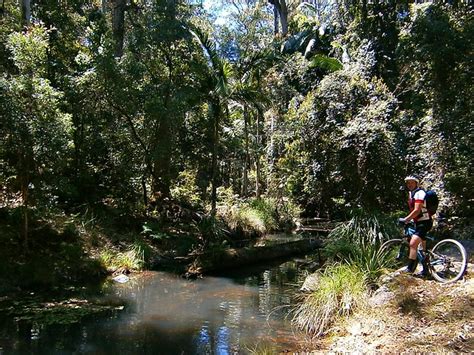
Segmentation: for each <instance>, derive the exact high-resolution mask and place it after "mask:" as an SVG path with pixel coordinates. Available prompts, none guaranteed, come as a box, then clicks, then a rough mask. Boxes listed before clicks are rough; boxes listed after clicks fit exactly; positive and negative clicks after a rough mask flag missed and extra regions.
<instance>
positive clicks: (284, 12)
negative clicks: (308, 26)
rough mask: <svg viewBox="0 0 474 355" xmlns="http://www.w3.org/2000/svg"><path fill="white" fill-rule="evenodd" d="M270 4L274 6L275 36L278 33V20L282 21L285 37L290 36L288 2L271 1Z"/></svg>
mask: <svg viewBox="0 0 474 355" xmlns="http://www.w3.org/2000/svg"><path fill="white" fill-rule="evenodd" d="M268 2H269V3H270V4H272V5H273V15H274V26H275V34H277V33H278V19H280V24H281V34H282V36H283V37H285V36H286V35H287V34H288V7H287V5H286V0H269V1H268Z"/></svg>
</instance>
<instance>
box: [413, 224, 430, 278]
mask: <svg viewBox="0 0 474 355" xmlns="http://www.w3.org/2000/svg"><path fill="white" fill-rule="evenodd" d="M432 226H433V222H432V220H428V221H422V222H419V223H417V224H416V227H415V228H416V231H415V234H416V235H418V237H419V238H420V239H421V243H422V244H421V245H422V251H423V252H422V253H421V255H422V259H421V265H422V266H423V270H422V271H421V273H420V274H419V276H427V275H428V274H429V266H428V259H427V258H428V254H427V253H426V236H427V233H428V231H429V230H430V229H431V227H432Z"/></svg>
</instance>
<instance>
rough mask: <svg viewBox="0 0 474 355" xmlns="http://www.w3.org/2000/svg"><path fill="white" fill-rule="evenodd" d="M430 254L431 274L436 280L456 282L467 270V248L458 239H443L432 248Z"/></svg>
mask: <svg viewBox="0 0 474 355" xmlns="http://www.w3.org/2000/svg"><path fill="white" fill-rule="evenodd" d="M429 255H430V271H431V276H433V278H434V279H435V280H436V281H439V282H443V283H451V282H455V281H457V280H459V279H460V278H461V277H463V275H464V273H465V272H466V268H467V253H466V249H464V246H463V245H462V244H461V243H459V242H458V241H457V240H453V239H444V240H441V241H440V242H439V243H437V244H436V245H435V246H434V247H433V249H431V251H430V253H429Z"/></svg>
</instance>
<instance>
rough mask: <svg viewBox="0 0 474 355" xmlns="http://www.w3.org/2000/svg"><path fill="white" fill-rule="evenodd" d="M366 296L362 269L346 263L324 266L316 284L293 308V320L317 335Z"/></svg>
mask: <svg viewBox="0 0 474 355" xmlns="http://www.w3.org/2000/svg"><path fill="white" fill-rule="evenodd" d="M366 299H367V286H366V281H365V276H364V274H363V273H362V271H361V270H360V269H359V268H358V267H356V266H354V265H348V264H335V265H333V266H330V267H328V268H326V270H325V271H324V272H323V273H322V275H321V277H320V279H319V287H318V288H317V289H316V290H315V291H314V292H312V293H311V294H309V295H308V296H306V297H305V299H304V300H303V302H302V303H301V304H300V305H299V306H298V307H297V308H296V310H295V313H294V317H293V322H294V324H295V325H296V326H298V327H299V328H301V329H303V330H305V331H307V332H308V333H311V334H314V335H316V336H319V335H322V334H324V332H325V331H326V330H327V328H328V327H329V326H330V325H331V324H333V323H334V322H336V321H337V320H339V319H340V318H341V317H345V316H348V315H349V314H351V313H352V312H353V311H354V310H355V309H357V308H359V307H361V306H362V305H363V304H364V303H365V300H366Z"/></svg>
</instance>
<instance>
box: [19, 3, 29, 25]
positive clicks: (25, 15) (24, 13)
mask: <svg viewBox="0 0 474 355" xmlns="http://www.w3.org/2000/svg"><path fill="white" fill-rule="evenodd" d="M21 17H22V20H23V24H24V25H26V26H28V25H29V24H30V21H31V0H22V2H21Z"/></svg>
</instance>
